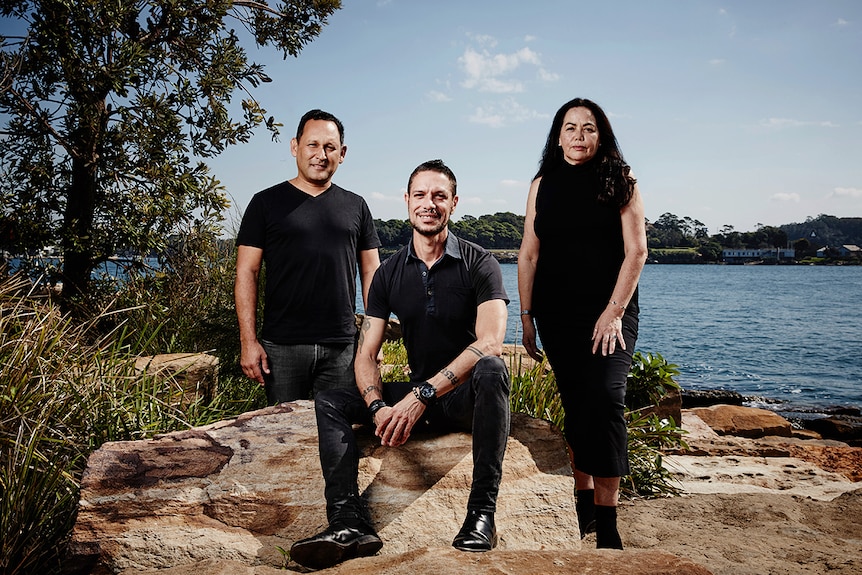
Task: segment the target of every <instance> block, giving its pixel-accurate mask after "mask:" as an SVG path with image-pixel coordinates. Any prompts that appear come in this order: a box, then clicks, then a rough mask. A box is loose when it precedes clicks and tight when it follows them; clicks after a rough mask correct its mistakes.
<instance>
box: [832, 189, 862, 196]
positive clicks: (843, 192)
mask: <svg viewBox="0 0 862 575" xmlns="http://www.w3.org/2000/svg"><path fill="white" fill-rule="evenodd" d="M833 195H836V196H844V197H848V198H862V188H835V190H834V192H833Z"/></svg>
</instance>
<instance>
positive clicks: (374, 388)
mask: <svg viewBox="0 0 862 575" xmlns="http://www.w3.org/2000/svg"><path fill="white" fill-rule="evenodd" d="M372 391H376V392H377V394H378V395H379V396H380V397H383V394H382V393H380V387H378V386H377V385H369V386H368V387H366V388H365V390H364V391H363V392H362V399H365V398H366V397H367V396H368V394H369V393H371V392H372Z"/></svg>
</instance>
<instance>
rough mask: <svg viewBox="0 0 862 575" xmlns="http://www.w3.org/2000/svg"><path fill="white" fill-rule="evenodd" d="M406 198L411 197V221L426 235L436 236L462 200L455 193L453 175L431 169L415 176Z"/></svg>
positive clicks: (414, 227)
mask: <svg viewBox="0 0 862 575" xmlns="http://www.w3.org/2000/svg"><path fill="white" fill-rule="evenodd" d="M404 199H405V200H406V201H407V213H408V215H409V217H410V224H411V225H412V226H413V229H414V230H416V231H417V232H419V233H420V234H422V235H425V236H434V235H437V234H439V233H440V232H441V231H443V229H444V228H445V227H446V224H448V223H449V218H450V217H451V215H452V212H454V211H455V206H456V205H457V204H458V196H455V195H454V194H453V192H452V182H450V181H449V178H447V177H446V175H445V174H442V173H440V172H435V171H430V170H427V171H424V172H419V173H418V174H416V175H415V176H414V178H413V182H412V183H411V184H410V189H409V190H407V193H406V194H404Z"/></svg>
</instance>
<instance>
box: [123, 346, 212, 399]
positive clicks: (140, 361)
mask: <svg viewBox="0 0 862 575" xmlns="http://www.w3.org/2000/svg"><path fill="white" fill-rule="evenodd" d="M135 369H136V370H137V371H138V372H146V373H149V374H152V375H156V376H159V377H161V378H164V381H165V385H175V386H176V392H175V394H174V395H173V397H174V398H175V400H176V401H177V402H178V403H180V404H183V405H185V404H188V403H190V402H191V401H193V400H194V399H196V398H198V397H200V398H201V399H203V400H204V401H209V400H210V399H212V397H213V395H214V394H215V391H216V388H217V387H218V358H217V357H216V356H214V355H209V354H206V353H163V354H159V355H148V356H142V357H138V358H136V359H135Z"/></svg>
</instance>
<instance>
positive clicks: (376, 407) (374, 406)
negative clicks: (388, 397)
mask: <svg viewBox="0 0 862 575" xmlns="http://www.w3.org/2000/svg"><path fill="white" fill-rule="evenodd" d="M384 407H389V406H388V405H387V404H386V402H385V401H383V400H382V399H375V400H374V401H372V402H371V405H369V406H368V411H370V412H371V419H374V416H375V415H377V412H378V411H380V410H381V409H383V408H384Z"/></svg>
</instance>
